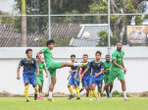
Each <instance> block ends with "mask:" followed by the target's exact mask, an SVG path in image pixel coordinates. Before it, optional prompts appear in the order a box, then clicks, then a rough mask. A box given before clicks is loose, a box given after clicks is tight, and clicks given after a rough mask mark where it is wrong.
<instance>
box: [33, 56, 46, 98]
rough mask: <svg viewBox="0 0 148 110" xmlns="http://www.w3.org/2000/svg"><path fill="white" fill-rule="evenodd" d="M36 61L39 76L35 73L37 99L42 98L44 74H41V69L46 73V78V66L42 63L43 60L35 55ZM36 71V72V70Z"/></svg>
mask: <svg viewBox="0 0 148 110" xmlns="http://www.w3.org/2000/svg"><path fill="white" fill-rule="evenodd" d="M36 61H37V63H38V67H39V74H40V75H39V76H37V74H36V81H37V85H38V87H39V96H38V99H40V100H41V99H43V94H42V88H43V84H44V74H43V70H44V71H45V73H46V78H48V71H47V69H46V66H45V64H44V61H43V60H42V59H41V58H39V57H38V56H36ZM36 73H37V72H36Z"/></svg>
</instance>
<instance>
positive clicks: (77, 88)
mask: <svg viewBox="0 0 148 110" xmlns="http://www.w3.org/2000/svg"><path fill="white" fill-rule="evenodd" d="M74 87H75V90H76V94H77V100H80V82H79V80H77V79H75V80H74Z"/></svg>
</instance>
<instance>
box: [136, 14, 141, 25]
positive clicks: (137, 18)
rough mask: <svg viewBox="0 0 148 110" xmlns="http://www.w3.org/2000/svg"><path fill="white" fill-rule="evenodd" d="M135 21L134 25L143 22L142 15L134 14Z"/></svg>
mask: <svg viewBox="0 0 148 110" xmlns="http://www.w3.org/2000/svg"><path fill="white" fill-rule="evenodd" d="M135 22H136V25H141V24H142V22H143V19H142V17H141V16H136V19H135Z"/></svg>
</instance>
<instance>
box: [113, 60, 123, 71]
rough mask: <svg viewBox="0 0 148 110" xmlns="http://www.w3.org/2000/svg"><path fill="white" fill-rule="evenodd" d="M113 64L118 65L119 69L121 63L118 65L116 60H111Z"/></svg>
mask: <svg viewBox="0 0 148 110" xmlns="http://www.w3.org/2000/svg"><path fill="white" fill-rule="evenodd" d="M113 64H114V65H115V66H116V67H118V68H121V69H122V66H121V65H118V64H117V62H116V60H113Z"/></svg>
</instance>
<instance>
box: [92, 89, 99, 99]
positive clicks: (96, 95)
mask: <svg viewBox="0 0 148 110" xmlns="http://www.w3.org/2000/svg"><path fill="white" fill-rule="evenodd" d="M93 94H94V96H95V97H96V99H98V97H99V96H98V94H97V92H96V90H93Z"/></svg>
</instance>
